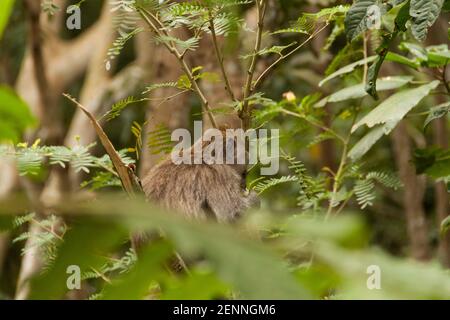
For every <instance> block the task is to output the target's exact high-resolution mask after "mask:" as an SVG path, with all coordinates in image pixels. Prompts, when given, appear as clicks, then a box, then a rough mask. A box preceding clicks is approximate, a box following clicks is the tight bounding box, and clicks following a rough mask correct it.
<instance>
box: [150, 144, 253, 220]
mask: <svg viewBox="0 0 450 320" xmlns="http://www.w3.org/2000/svg"><path fill="white" fill-rule="evenodd" d="M206 145H207V143H206V144H205V143H203V144H202V148H205V146H206ZM192 150H193V148H192V149H191V150H190V151H189V152H191V154H193V151H192ZM245 179H246V166H245V165H227V164H212V165H208V164H206V163H202V164H192V165H190V164H179V165H176V164H174V163H173V162H172V160H171V158H170V157H168V158H167V159H166V160H164V161H163V162H162V163H160V164H158V165H156V166H155V167H154V168H153V169H151V170H150V171H149V172H148V173H147V175H146V176H145V177H144V179H143V181H142V182H143V188H144V192H145V194H146V196H147V198H148V199H149V200H150V201H153V202H155V203H157V204H159V205H161V206H163V207H164V208H166V209H171V210H175V211H178V212H180V213H182V214H183V215H185V216H187V217H189V218H194V219H200V220H204V219H207V218H214V219H216V220H217V221H219V222H231V221H233V220H235V219H236V218H237V217H239V216H240V215H241V214H242V213H243V212H244V211H245V210H246V209H248V208H250V207H252V206H255V205H257V204H258V203H259V200H258V198H257V196H256V194H254V193H253V192H251V193H248V192H247V191H246V188H245Z"/></svg>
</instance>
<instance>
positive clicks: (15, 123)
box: [0, 86, 36, 143]
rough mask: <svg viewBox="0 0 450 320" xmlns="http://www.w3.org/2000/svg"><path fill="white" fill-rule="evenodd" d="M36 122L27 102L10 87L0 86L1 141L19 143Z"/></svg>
mask: <svg viewBox="0 0 450 320" xmlns="http://www.w3.org/2000/svg"><path fill="white" fill-rule="evenodd" d="M35 123H36V120H35V119H34V118H33V116H32V115H31V112H30V110H29V109H28V106H27V104H26V103H25V102H24V101H23V100H22V99H21V98H19V97H18V96H17V95H16V93H15V92H14V91H13V90H12V89H10V88H9V87H6V86H0V142H1V141H5V140H6V141H12V142H13V143H17V142H18V141H19V140H20V138H21V136H22V133H23V132H24V130H25V129H27V128H28V127H31V126H33V125H34V124H35Z"/></svg>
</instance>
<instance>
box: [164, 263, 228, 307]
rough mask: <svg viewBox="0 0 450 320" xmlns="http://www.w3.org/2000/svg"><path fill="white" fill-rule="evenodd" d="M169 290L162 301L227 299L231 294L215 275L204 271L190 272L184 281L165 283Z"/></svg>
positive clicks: (177, 280)
mask: <svg viewBox="0 0 450 320" xmlns="http://www.w3.org/2000/svg"><path fill="white" fill-rule="evenodd" d="M165 285H166V286H168V288H167V289H166V290H165V291H164V292H163V293H162V296H161V297H160V298H161V300H211V299H220V298H223V297H226V296H227V295H228V293H229V292H230V288H229V286H228V285H226V284H225V283H223V282H222V281H221V280H220V279H218V278H217V276H216V275H215V274H214V273H211V272H208V271H204V270H196V269H194V270H190V272H189V275H187V276H186V277H184V278H182V279H178V278H175V279H174V280H172V281H170V282H168V283H165Z"/></svg>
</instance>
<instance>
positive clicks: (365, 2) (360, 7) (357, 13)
mask: <svg viewBox="0 0 450 320" xmlns="http://www.w3.org/2000/svg"><path fill="white" fill-rule="evenodd" d="M376 3H377V1H376V0H356V1H355V3H354V4H353V5H352V6H351V8H350V9H349V10H348V12H347V15H346V16H345V21H344V22H345V32H346V34H347V38H348V39H349V40H350V41H352V40H353V39H355V38H356V37H357V36H358V35H360V34H361V33H362V32H364V31H366V30H367V29H368V28H367V19H366V18H367V9H368V8H369V7H370V6H372V5H375V4H376Z"/></svg>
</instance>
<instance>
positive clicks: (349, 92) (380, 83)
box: [315, 76, 413, 107]
mask: <svg viewBox="0 0 450 320" xmlns="http://www.w3.org/2000/svg"><path fill="white" fill-rule="evenodd" d="M412 80H413V77H409V76H398V77H386V78H382V79H378V80H377V88H378V91H385V90H392V89H397V88H400V87H402V86H404V85H406V84H407V83H409V82H411V81H412ZM365 96H367V92H366V91H365V84H362V83H361V84H357V85H355V86H351V87H348V88H345V89H342V90H340V91H337V92H335V93H333V94H332V95H330V96H328V97H325V98H323V99H322V100H320V101H319V102H318V103H316V105H315V107H323V106H325V105H326V104H327V103H329V102H340V101H345V100H349V99H359V98H363V97H365Z"/></svg>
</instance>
